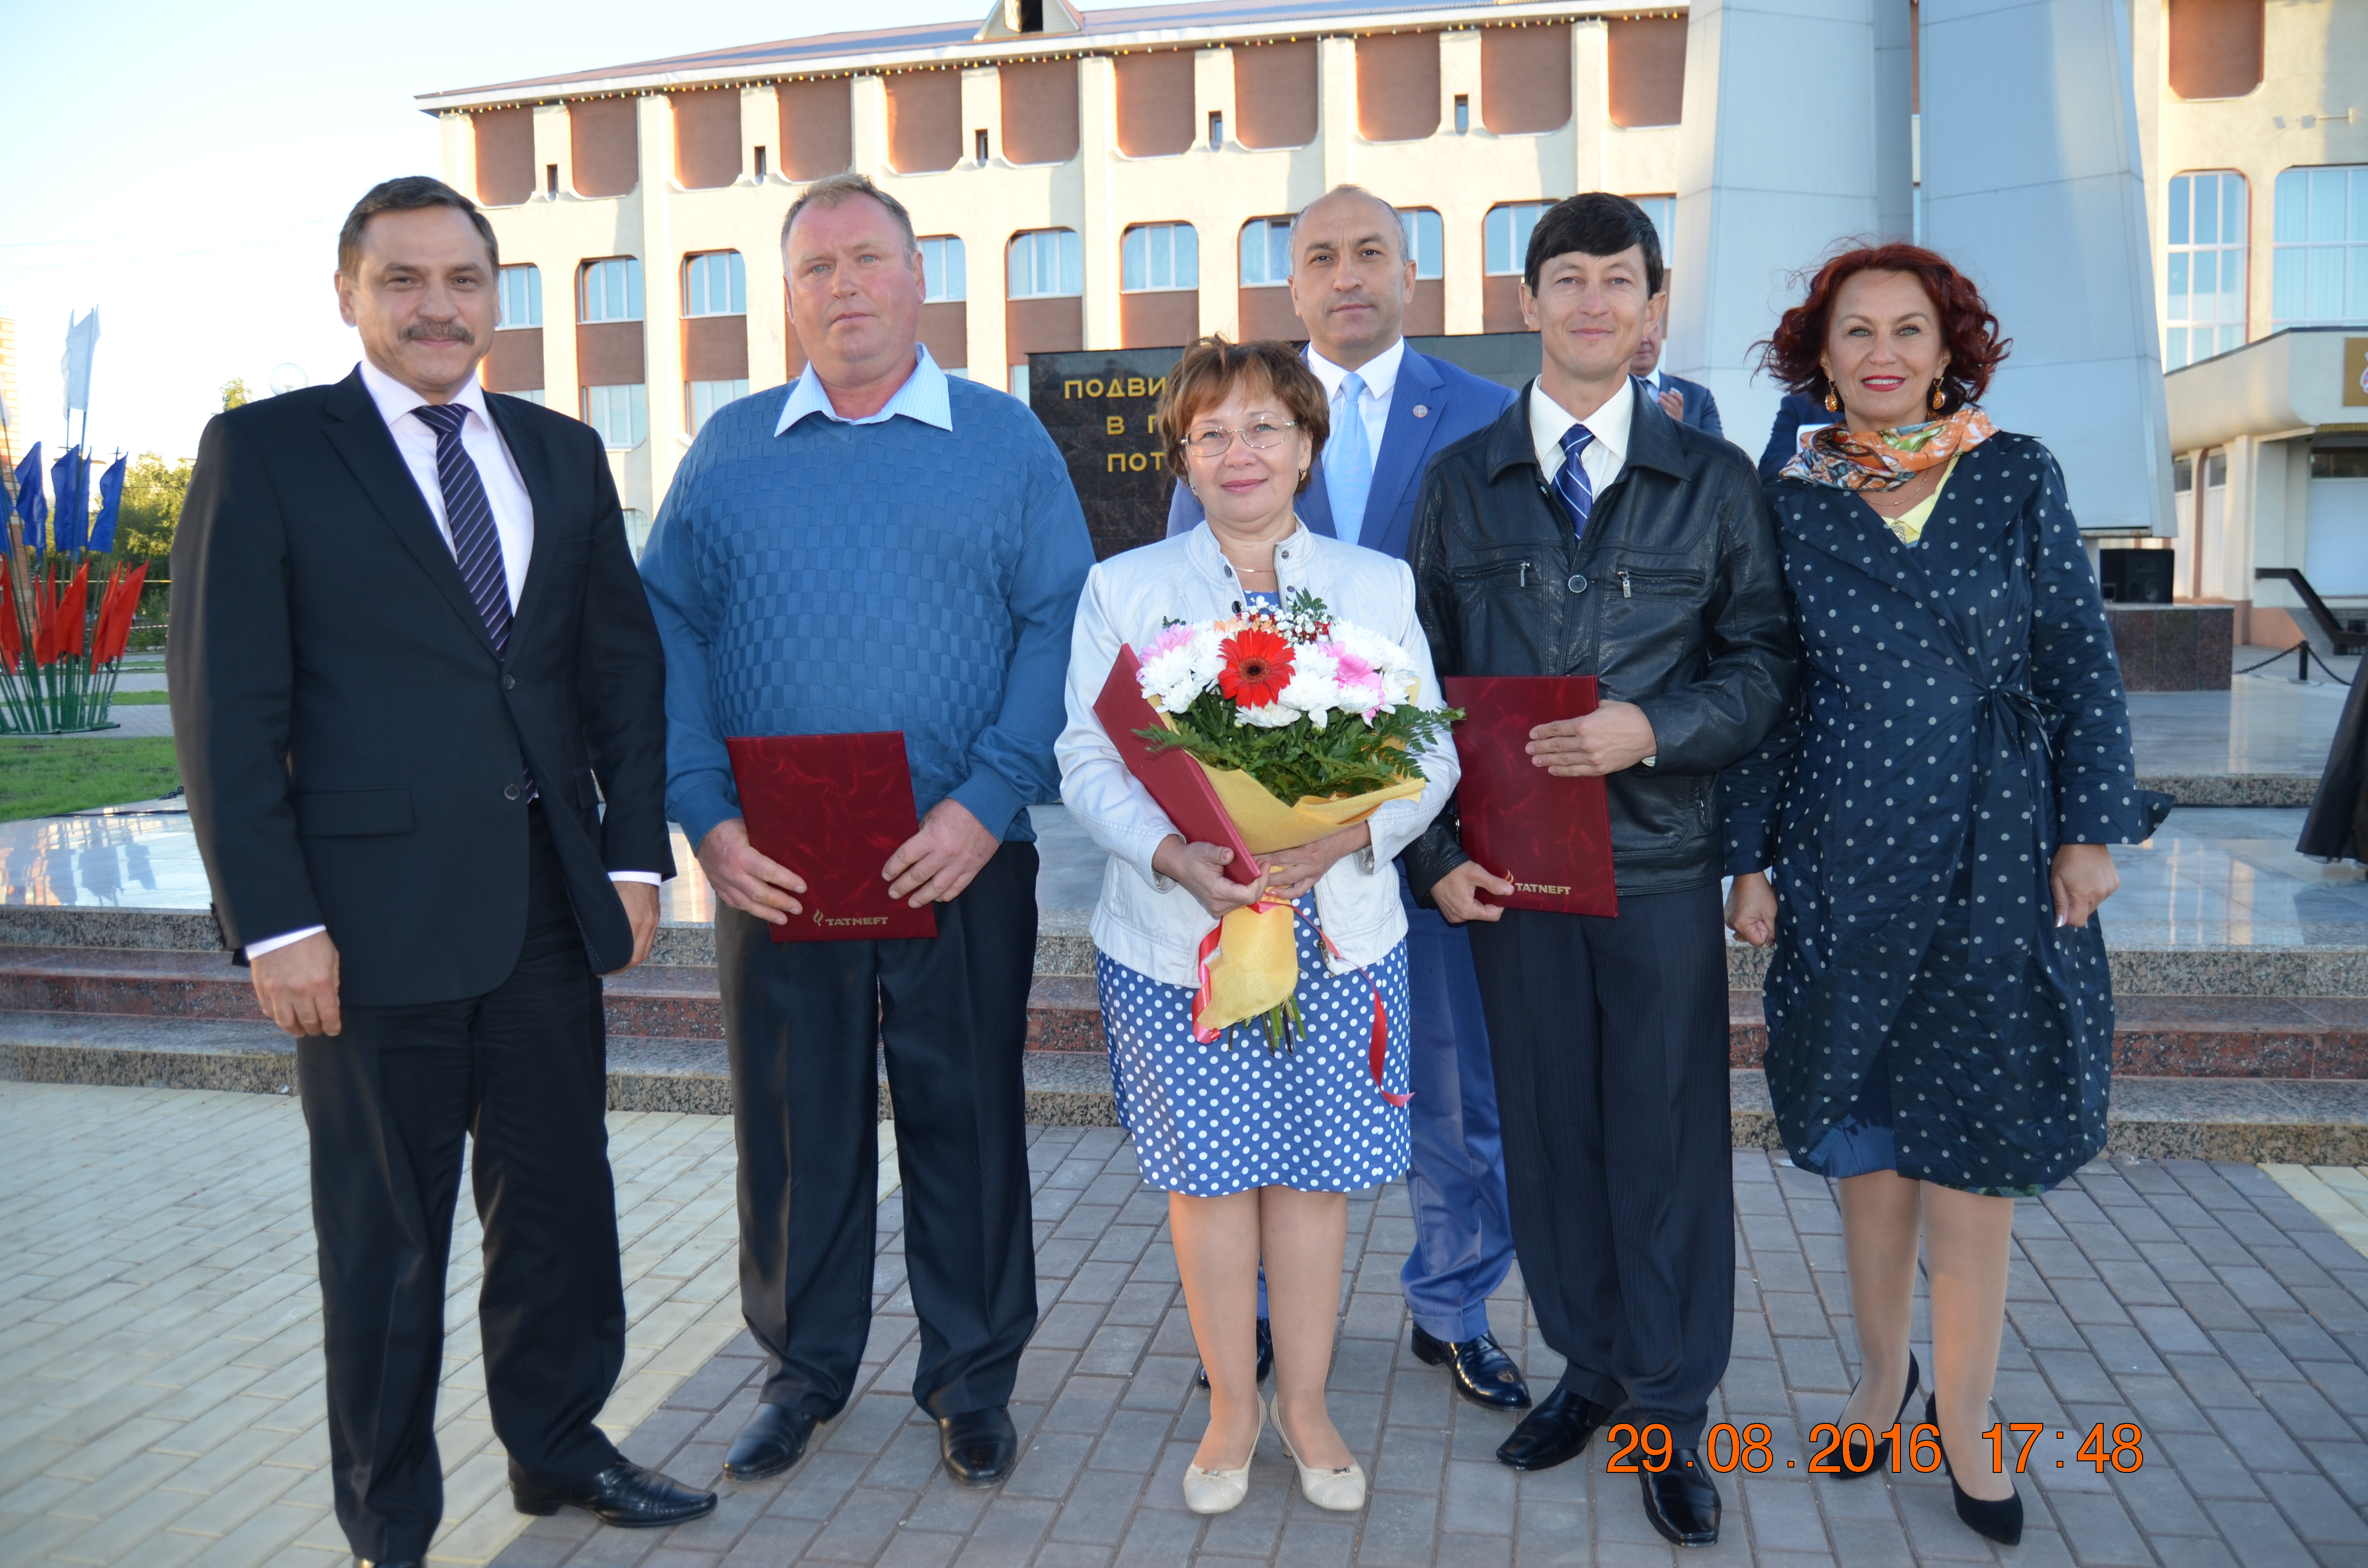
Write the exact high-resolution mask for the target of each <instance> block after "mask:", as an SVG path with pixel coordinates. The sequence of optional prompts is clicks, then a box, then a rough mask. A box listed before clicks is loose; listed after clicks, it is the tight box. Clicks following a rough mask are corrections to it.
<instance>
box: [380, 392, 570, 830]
mask: <svg viewBox="0 0 2368 1568" xmlns="http://www.w3.org/2000/svg"><path fill="white" fill-rule="evenodd" d="M411 412H412V413H414V414H416V415H419V417H420V420H421V422H422V423H424V424H425V425H426V426H427V427H428V428H429V429H430V430H433V431H435V432H436V483H437V484H438V487H439V488H441V489H442V490H443V492H444V526H445V527H446V528H450V530H451V534H452V558H453V560H454V561H456V562H459V563H460V567H461V582H463V583H465V584H466V585H468V588H469V597H470V599H471V601H472V602H473V603H474V604H475V605H476V607H477V614H478V615H479V616H481V617H483V618H484V622H485V635H486V636H488V637H490V638H492V639H493V642H494V653H495V655H496V656H499V655H500V654H502V653H507V651H508V649H509V643H510V579H509V573H508V571H507V569H506V568H505V567H504V565H503V563H502V536H501V534H500V533H499V532H498V531H497V530H496V529H495V527H494V504H493V503H492V502H490V501H488V500H486V499H485V483H484V480H483V479H481V478H479V477H478V474H477V465H476V463H475V461H474V460H472V459H471V458H470V456H469V450H468V449H467V448H466V447H463V446H462V445H461V426H462V425H464V424H466V423H467V422H468V418H469V411H468V410H467V409H466V408H464V407H462V406H461V404H459V403H422V404H420V405H419V406H418V407H417V408H415V409H413V410H412V411H411ZM519 763H520V767H519V770H518V784H519V787H520V788H522V789H523V790H524V791H525V795H526V798H527V799H528V800H529V801H532V800H534V799H536V798H537V797H538V796H539V795H540V794H541V790H537V789H536V788H535V784H534V770H533V769H532V768H530V767H525V766H524V763H525V759H524V758H523V757H521V758H520V759H519ZM512 798H513V799H515V798H516V797H515V796H514V797H512Z"/></svg>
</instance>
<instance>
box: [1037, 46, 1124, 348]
mask: <svg viewBox="0 0 2368 1568" xmlns="http://www.w3.org/2000/svg"><path fill="white" fill-rule="evenodd" d="M1119 164H1120V157H1119V151H1118V67H1117V66H1116V65H1115V64H1113V63H1112V62H1111V61H1110V56H1108V55H1106V54H1088V55H1087V56H1086V57H1085V58H1084V59H1082V60H1080V61H1078V62H1077V156H1076V160H1075V162H1074V163H1073V165H1071V167H1070V168H1064V169H1061V170H1059V171H1057V172H1055V173H1054V175H1053V184H1054V186H1055V187H1058V186H1060V185H1061V184H1064V183H1065V181H1066V180H1067V179H1069V178H1072V177H1074V178H1075V179H1076V180H1077V181H1078V184H1079V187H1080V188H1079V191H1078V195H1079V197H1080V199H1081V201H1080V205H1081V207H1082V209H1083V211H1084V217H1083V218H1082V220H1081V221H1080V222H1078V224H1077V233H1078V236H1079V238H1080V240H1081V242H1082V249H1083V252H1084V260H1085V267H1084V268H1083V272H1082V280H1083V282H1084V285H1085V290H1086V298H1085V315H1086V323H1085V324H1086V347H1088V348H1116V347H1118V346H1119V337H1120V331H1119V300H1118V285H1119V270H1118V262H1119V254H1118V253H1119V233H1118V228H1117V225H1116V224H1115V222H1113V221H1112V218H1111V206H1112V203H1111V200H1110V197H1111V190H1110V183H1111V181H1112V180H1113V179H1115V178H1117V177H1118V176H1119V172H1120V170H1119ZM1073 170H1074V173H1073V172H1072V171H1073ZM1055 200H1056V201H1057V200H1058V198H1057V196H1056V197H1055Z"/></svg>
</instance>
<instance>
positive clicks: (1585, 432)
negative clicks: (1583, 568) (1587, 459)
mask: <svg viewBox="0 0 2368 1568" xmlns="http://www.w3.org/2000/svg"><path fill="white" fill-rule="evenodd" d="M1594 439H1595V433H1594V432H1593V431H1591V430H1589V429H1588V427H1587V426H1584V425H1574V426H1571V427H1570V428H1569V429H1567V430H1565V431H1564V432H1563V433H1562V472H1559V473H1557V474H1555V475H1554V497H1555V499H1557V500H1559V501H1560V502H1561V503H1562V509H1563V510H1564V511H1565V512H1568V513H1569V514H1570V526H1571V528H1572V530H1573V531H1574V532H1576V533H1577V535H1578V536H1579V537H1580V538H1582V539H1584V538H1586V537H1587V515H1588V513H1589V512H1592V511H1594V510H1595V486H1593V485H1592V484H1589V483H1588V482H1587V469H1586V467H1585V466H1584V465H1583V464H1581V463H1580V462H1579V460H1578V454H1579V453H1581V452H1583V451H1585V450H1586V449H1587V444H1588V442H1589V441H1592V440H1594Z"/></svg>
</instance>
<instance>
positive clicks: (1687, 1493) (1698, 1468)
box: [1637, 1449, 1719, 1546]
mask: <svg viewBox="0 0 2368 1568" xmlns="http://www.w3.org/2000/svg"><path fill="white" fill-rule="evenodd" d="M1637 1479H1638V1480H1640V1481H1642V1482H1643V1483H1645V1517H1646V1518H1648V1519H1650V1520H1652V1521H1653V1528H1655V1529H1656V1530H1658V1531H1660V1532H1661V1539H1662V1540H1666V1541H1668V1542H1669V1543H1670V1544H1671V1545H1672V1546H1716V1545H1717V1544H1718V1516H1719V1503H1718V1488H1717V1486H1716V1485H1714V1484H1713V1483H1712V1481H1711V1478H1710V1471H1709V1469H1708V1468H1707V1467H1705V1466H1704V1465H1703V1463H1702V1456H1701V1455H1700V1454H1698V1453H1696V1452H1694V1451H1693V1450H1692V1449H1679V1450H1678V1451H1677V1452H1676V1453H1674V1454H1671V1455H1670V1456H1669V1467H1668V1469H1667V1470H1664V1471H1660V1472H1659V1473H1657V1474H1656V1473H1655V1472H1654V1471H1649V1470H1648V1471H1644V1472H1643V1473H1642V1474H1640V1475H1639V1476H1638V1477H1637Z"/></svg>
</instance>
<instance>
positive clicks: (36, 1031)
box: [0, 906, 2368, 1165]
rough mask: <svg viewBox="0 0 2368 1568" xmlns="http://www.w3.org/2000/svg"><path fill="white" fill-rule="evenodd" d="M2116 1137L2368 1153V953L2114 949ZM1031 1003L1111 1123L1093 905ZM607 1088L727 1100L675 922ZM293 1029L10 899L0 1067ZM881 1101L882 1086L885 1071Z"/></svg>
mask: <svg viewBox="0 0 2368 1568" xmlns="http://www.w3.org/2000/svg"><path fill="white" fill-rule="evenodd" d="M1728 959H1729V964H1728V973H1729V982H1730V984H1731V985H1732V986H1733V990H1732V992H1731V993H1730V998H1729V1014H1728V1016H1729V1019H1730V1033H1729V1040H1730V1051H1731V1054H1730V1058H1729V1065H1730V1068H1731V1069H1732V1071H1733V1083H1734V1105H1735V1140H1736V1144H1737V1145H1738V1146H1761V1147H1773V1146H1777V1144H1778V1142H1779V1141H1778V1139H1777V1138H1776V1134H1775V1127H1774V1123H1773V1118H1772V1116H1771V1115H1770V1111H1769V1108H1768V1096H1767V1086H1766V1082H1765V1079H1764V1077H1763V1076H1762V1074H1760V1073H1759V1070H1758V1069H1759V1061H1760V1055H1761V1052H1762V1051H1764V1050H1765V1048H1766V1044H1767V1029H1766V1025H1765V1022H1764V1020H1763V1017H1762V1015H1761V1011H1760V997H1759V984H1760V980H1761V976H1762V972H1763V969H1764V962H1763V959H1762V955H1760V954H1759V953H1756V952H1752V951H1750V950H1748V949H1742V948H1733V949H1729V952H1728ZM2112 964H2113V971H2114V982H2115V985H2116V988H2117V996H2118V1001H2119V1020H2120V1027H2119V1029H2118V1030H2117V1032H2116V1035H2115V1039H2114V1065H2115V1069H2116V1082H2115V1088H2114V1111H2113V1116H2114V1131H2113V1139H2112V1149H2113V1150H2114V1151H2115V1152H2117V1153H2129V1154H2143V1155H2149V1156H2153V1157H2157V1158H2171V1157H2202V1158H2214V1159H2245V1160H2284V1161H2293V1162H2296V1163H2302V1164H2311V1165H2355V1164H2361V1163H2363V1162H2368V951H2355V950H2351V949H2233V948H2231V949H2115V950H2113V952H2112ZM1036 970H1037V972H1036V977H1035V982H1034V984H1033V986H1032V988H1031V991H1030V998H1029V1016H1028V1047H1029V1049H1028V1057H1027V1094H1028V1117H1029V1119H1030V1121H1034V1122H1039V1123H1043V1124H1047V1125H1054V1126H1107V1125H1110V1124H1111V1123H1112V1122H1113V1120H1114V1119H1115V1117H1114V1108H1113V1104H1112V1100H1111V1096H1110V1074H1109V1070H1108V1067H1107V1065H1106V1062H1105V1058H1104V1056H1103V1054H1102V1034H1101V1014H1100V1008H1099V1003H1098V1000H1097V998H1096V996H1095V993H1094V983H1093V949H1092V944H1091V941H1090V939H1089V938H1088V937H1087V934H1086V916H1085V914H1084V912H1082V911H1067V910H1060V911H1048V912H1046V914H1045V915H1044V916H1043V919H1042V930H1041V932H1040V935H1039V939H1038V944H1037V965H1036ZM607 1014H608V1026H609V1097H610V1103H611V1104H612V1105H613V1106H615V1107H616V1108H620V1109H644V1110H680V1111H692V1112H700V1113H704V1114H710V1115H721V1114H725V1113H728V1112H729V1111H730V1109H731V1084H730V1072H729V1067H728V1064H727V1062H726V1060H725V1051H724V1046H723V1020H722V1007H721V1004H720V1002H719V1000H718V997H717V992H716V979H715V970H714V944H713V939H712V934H711V932H710V930H709V928H708V927H706V926H666V927H664V928H663V929H662V930H661V932H660V936H659V940H658V943H657V945H656V948H655V951H654V953H653V955H652V961H651V962H650V963H648V964H646V965H644V966H643V967H642V968H640V969H638V970H636V971H632V972H630V973H628V974H625V975H621V976H619V977H617V978H616V979H614V980H611V981H609V983H608V985H607ZM294 1058H295V1051H294V1047H293V1044H292V1042H290V1040H288V1039H287V1038H286V1037H285V1036H283V1035H281V1034H280V1033H279V1030H278V1029H276V1028H272V1027H271V1026H270V1025H268V1023H265V1022H263V1021H261V1020H260V1019H259V1018H258V1017H256V1012H255V1003H254V996H253V993H252V992H251V991H250V990H249V988H248V985H247V981H246V976H245V972H244V971H241V970H238V969H236V968H235V967H233V965H232V963H231V962H230V960H229V958H228V957H227V955H225V954H223V953H222V951H221V949H220V945H219V940H218V937H217V935H216V932H215V927H214V924H213V920H212V917H211V915H206V914H203V913H200V912H185V911H140V910H89V909H59V908H43V907H23V906H19V907H15V908H9V909H6V910H5V911H0V1077H6V1078H17V1079H32V1080H40V1081H47V1082H65V1083H91V1084H139V1085H157V1086H171V1087H190V1088H214V1089H233V1090H242V1091H247V1092H254V1093H264V1094H276V1093H279V1094H284V1093H288V1092H290V1090H291V1089H292V1086H293V1078H294V1064H295V1062H294ZM881 1103H882V1110H883V1113H884V1111H885V1108H886V1104H887V1089H886V1085H885V1083H884V1078H883V1083H882V1098H881Z"/></svg>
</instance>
